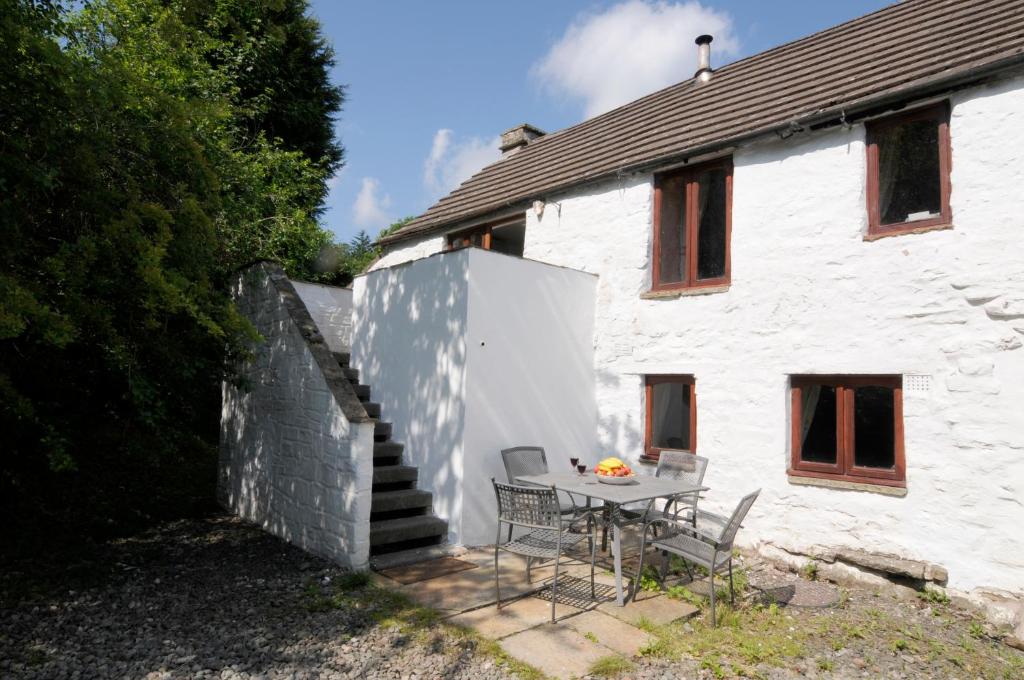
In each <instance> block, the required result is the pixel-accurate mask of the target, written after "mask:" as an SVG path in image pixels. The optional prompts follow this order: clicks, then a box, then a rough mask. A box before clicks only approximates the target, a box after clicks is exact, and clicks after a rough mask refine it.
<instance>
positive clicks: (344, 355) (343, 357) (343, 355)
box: [331, 352, 352, 368]
mask: <svg viewBox="0 0 1024 680" xmlns="http://www.w3.org/2000/svg"><path fill="white" fill-rule="evenodd" d="M331 354H333V355H334V358H335V359H337V361H338V365H339V366H341V367H342V368H346V367H347V366H348V362H349V360H350V359H351V358H352V355H351V354H349V353H348V352H331Z"/></svg>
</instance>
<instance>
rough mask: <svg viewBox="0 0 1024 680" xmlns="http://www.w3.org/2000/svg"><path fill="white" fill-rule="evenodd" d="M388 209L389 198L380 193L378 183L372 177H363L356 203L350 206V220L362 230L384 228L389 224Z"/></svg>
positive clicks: (389, 205) (389, 204)
mask: <svg viewBox="0 0 1024 680" xmlns="http://www.w3.org/2000/svg"><path fill="white" fill-rule="evenodd" d="M390 208H391V197H390V196H388V195H387V194H384V193H381V190H380V182H378V181H377V180H376V179H374V178H373V177H364V178H363V183H362V185H360V187H359V194H358V195H357V196H356V201H355V203H353V204H352V219H353V221H355V223H356V226H358V227H362V228H364V229H382V228H383V227H386V226H387V225H388V224H389V223H390V222H391V218H390V217H389V216H388V210H389V209H390Z"/></svg>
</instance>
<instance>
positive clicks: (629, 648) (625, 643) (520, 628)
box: [375, 548, 697, 678]
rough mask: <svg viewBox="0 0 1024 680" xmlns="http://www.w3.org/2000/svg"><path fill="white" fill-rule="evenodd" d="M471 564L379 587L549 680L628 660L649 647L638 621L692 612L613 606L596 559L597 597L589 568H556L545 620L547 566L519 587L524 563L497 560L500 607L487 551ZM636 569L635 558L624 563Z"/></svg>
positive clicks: (671, 603) (656, 602)
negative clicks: (617, 658)
mask: <svg viewBox="0 0 1024 680" xmlns="http://www.w3.org/2000/svg"><path fill="white" fill-rule="evenodd" d="M459 559H462V560H465V561H467V562H471V563H473V564H476V565H477V568H476V569H469V570H466V571H461V572H457V573H453V574H448V575H446V576H440V577H437V578H432V579H430V580H428V581H421V582H418V583H413V584H409V585H404V586H403V585H401V584H399V583H397V582H396V581H391V580H390V579H387V578H386V577H383V576H381V575H380V574H376V575H375V579H376V580H377V582H378V583H379V584H381V585H384V586H385V587H388V588H390V589H394V590H397V591H399V592H402V593H404V594H405V595H407V596H408V597H410V598H411V599H412V600H414V601H415V602H417V603H419V604H421V605H424V606H427V607H431V608H433V609H435V610H438V611H440V612H441V613H442V614H443V615H444V616H446V617H448V620H449V621H450V622H451V623H454V624H457V625H461V626H466V627H469V628H473V629H475V630H476V631H477V632H478V633H480V634H481V635H484V636H485V637H488V638H491V639H493V640H497V641H498V643H499V644H500V645H501V647H502V648H503V649H504V650H505V652H506V653H507V654H509V655H510V656H512V657H514V658H516V659H519V660H520V661H523V662H525V663H528V664H530V665H531V666H534V667H536V668H538V669H540V670H541V671H543V672H544V673H545V674H547V675H549V676H552V677H556V678H572V677H579V676H583V675H586V674H587V672H588V670H589V668H590V666H591V664H593V663H594V662H595V661H597V660H598V659H600V658H602V657H606V656H609V655H613V654H621V655H624V656H627V657H631V656H635V655H636V654H637V653H638V652H639V651H640V649H642V648H643V647H644V646H645V645H646V644H647V643H648V641H649V636H648V634H647V633H645V632H644V631H642V630H641V629H639V628H637V627H636V624H637V623H638V622H640V621H641V620H647V621H650V622H652V623H656V624H661V623H668V622H669V621H674V620H676V619H680V618H685V617H689V616H692V615H694V614H695V613H696V612H697V609H696V608H694V607H692V606H691V605H689V604H687V603H685V602H681V601H678V600H672V599H669V598H668V597H665V596H664V595H660V594H659V595H655V594H652V593H644V594H643V595H642V596H641V600H640V601H639V602H635V603H634V602H629V603H628V604H627V605H626V606H625V607H619V606H617V605H616V604H615V601H614V598H615V590H614V583H615V581H614V577H613V576H612V575H611V573H609V572H608V570H607V569H608V567H609V566H610V560H609V558H608V556H607V555H602V556H601V557H600V563H599V566H598V569H597V573H596V575H595V579H594V580H595V584H596V587H595V590H596V598H594V599H592V598H591V596H590V565H589V563H587V564H568V565H566V564H563V565H561V566H560V568H559V579H558V592H557V597H558V599H557V602H556V603H555V605H556V608H555V614H556V617H557V618H556V623H554V624H552V623H551V622H550V621H551V591H550V588H549V587H548V586H549V585H550V582H551V578H552V576H553V572H554V568H553V567H552V566H544V567H534V568H533V579H532V583H528V582H527V581H526V562H525V560H523V559H521V558H519V557H517V556H515V555H510V554H507V553H503V554H502V555H501V561H500V569H501V572H500V573H501V597H502V607H501V609H500V610H499V609H498V608H497V607H496V606H495V604H494V603H495V597H494V552H493V549H490V550H488V549H486V548H479V549H472V550H469V551H468V552H466V553H465V554H463V555H460V558H459ZM626 559H627V562H626V564H627V565H628V567H627V575H628V570H629V568H635V566H636V563H635V560H632V561H629V556H628V555H627V556H626Z"/></svg>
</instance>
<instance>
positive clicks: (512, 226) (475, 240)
mask: <svg viewBox="0 0 1024 680" xmlns="http://www.w3.org/2000/svg"><path fill="white" fill-rule="evenodd" d="M525 241H526V224H525V222H523V220H522V219H520V218H517V219H515V220H513V221H511V222H509V221H505V222H500V223H496V224H494V223H492V224H484V225H481V226H479V227H473V228H472V229H464V230H463V231H457V232H455V233H452V234H448V237H447V250H457V249H459V248H469V247H476V248H483V249H484V250H493V251H495V252H498V253H505V254H506V255H515V256H517V257H522V256H523V248H524V246H525Z"/></svg>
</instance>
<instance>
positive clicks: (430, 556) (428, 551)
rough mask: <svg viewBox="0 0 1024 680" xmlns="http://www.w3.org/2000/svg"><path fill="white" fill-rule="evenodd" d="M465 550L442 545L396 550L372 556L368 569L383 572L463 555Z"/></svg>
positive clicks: (445, 544)
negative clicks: (393, 568)
mask: <svg viewBox="0 0 1024 680" xmlns="http://www.w3.org/2000/svg"><path fill="white" fill-rule="evenodd" d="M465 551H466V549H465V548H460V547H458V546H454V545H448V544H447V543H442V544H440V545H429V546H426V547H425V548H412V549H411V550H398V551H396V552H389V553H384V554H382V555H374V556H373V557H371V558H370V568H371V569H373V570H374V571H383V570H384V569H391V568H392V567H404V566H405V565H407V564H417V563H419V562H426V561H428V560H436V559H439V558H441V557H455V556H458V555H462V554H464V553H465Z"/></svg>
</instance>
